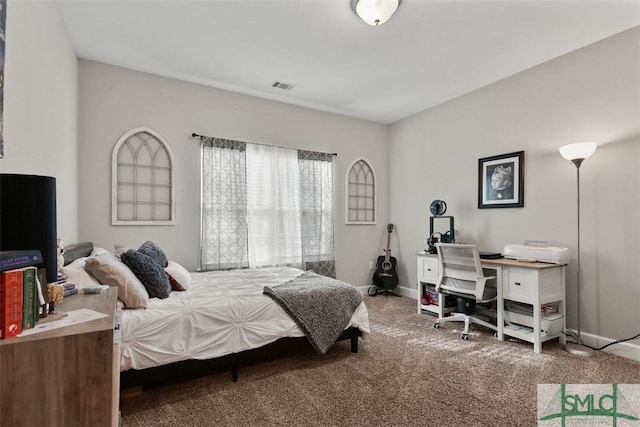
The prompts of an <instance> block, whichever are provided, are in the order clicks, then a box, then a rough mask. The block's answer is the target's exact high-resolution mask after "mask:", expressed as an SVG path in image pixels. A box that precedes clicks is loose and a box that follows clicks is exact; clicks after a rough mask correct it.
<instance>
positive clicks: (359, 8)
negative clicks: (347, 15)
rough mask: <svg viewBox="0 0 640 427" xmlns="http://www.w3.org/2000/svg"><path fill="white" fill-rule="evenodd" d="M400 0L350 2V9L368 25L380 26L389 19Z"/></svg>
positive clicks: (356, 0) (354, 0) (353, 0)
mask: <svg viewBox="0 0 640 427" xmlns="http://www.w3.org/2000/svg"><path fill="white" fill-rule="evenodd" d="M401 1H402V0H352V1H351V8H352V9H353V11H354V12H355V13H356V15H358V16H359V17H360V18H362V20H363V21H364V22H366V23H367V24H369V25H374V26H376V25H382V24H384V23H385V22H387V21H388V20H389V18H391V16H392V15H393V14H394V13H395V11H396V10H397V9H398V7H399V6H400V2H401Z"/></svg>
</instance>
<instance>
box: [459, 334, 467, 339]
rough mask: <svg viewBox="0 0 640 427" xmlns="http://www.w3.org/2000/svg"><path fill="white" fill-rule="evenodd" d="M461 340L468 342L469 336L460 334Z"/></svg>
mask: <svg viewBox="0 0 640 427" xmlns="http://www.w3.org/2000/svg"><path fill="white" fill-rule="evenodd" d="M460 338H461V339H463V340H465V341H469V334H462V335H461V336H460Z"/></svg>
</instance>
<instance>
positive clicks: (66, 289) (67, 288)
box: [56, 273, 78, 298]
mask: <svg viewBox="0 0 640 427" xmlns="http://www.w3.org/2000/svg"><path fill="white" fill-rule="evenodd" d="M56 285H58V286H62V290H63V294H62V297H63V298H66V297H70V296H71V295H75V294H77V293H78V289H77V288H76V285H74V284H73V283H69V282H67V276H65V275H64V274H61V273H58V280H56Z"/></svg>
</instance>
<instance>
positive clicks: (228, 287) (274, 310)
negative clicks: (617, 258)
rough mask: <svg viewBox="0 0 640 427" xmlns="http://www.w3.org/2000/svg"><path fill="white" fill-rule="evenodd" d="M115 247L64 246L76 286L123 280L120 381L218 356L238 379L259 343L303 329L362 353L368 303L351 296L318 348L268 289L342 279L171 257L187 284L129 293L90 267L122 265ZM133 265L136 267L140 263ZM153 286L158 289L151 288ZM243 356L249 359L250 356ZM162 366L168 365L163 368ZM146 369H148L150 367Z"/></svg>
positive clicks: (134, 381) (129, 382) (172, 371)
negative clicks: (201, 264)
mask: <svg viewBox="0 0 640 427" xmlns="http://www.w3.org/2000/svg"><path fill="white" fill-rule="evenodd" d="M146 243H148V242H146ZM141 248H142V247H141ZM117 252H118V250H116V251H115V253H114V254H111V253H108V252H107V251H106V250H104V249H100V248H94V247H93V245H92V244H91V243H82V244H76V245H73V246H72V247H70V248H67V250H66V251H65V254H64V256H65V267H64V268H63V269H62V270H61V271H62V272H63V273H64V274H65V275H67V276H68V280H69V281H70V282H75V283H76V285H77V286H78V287H91V286H95V283H94V282H95V281H97V282H99V283H100V284H108V285H111V286H113V285H116V286H119V296H120V295H121V291H122V296H123V298H121V300H119V305H120V307H121V308H122V310H121V311H120V319H119V320H120V334H121V360H120V369H121V378H122V384H123V388H124V387H131V386H135V385H139V384H138V383H140V384H143V383H148V382H149V380H150V379H153V380H154V382H156V381H157V379H158V375H162V376H168V377H171V376H175V375H176V374H177V375H183V374H184V373H185V372H187V371H194V370H195V371H197V370H198V365H199V366H205V367H210V366H214V365H212V363H210V362H212V361H215V362H217V363H216V364H215V366H219V365H227V366H230V367H231V371H232V378H233V380H234V381H236V380H237V378H238V367H239V365H240V362H241V361H242V360H243V356H245V355H248V354H251V353H252V352H255V350H256V349H268V348H271V347H274V348H275V344H276V343H280V342H282V341H286V340H290V339H296V338H300V337H305V336H306V337H307V340H309V341H310V342H311V344H312V345H313V346H314V348H316V350H317V351H318V352H319V353H323V352H324V351H326V350H327V348H328V346H330V345H332V344H333V342H334V341H336V340H342V339H349V340H351V351H352V352H354V353H357V351H358V338H359V337H361V336H362V335H363V334H366V333H368V332H369V330H370V329H369V315H368V311H367V308H366V306H365V304H364V302H362V298H361V297H359V298H360V299H359V302H358V301H355V300H354V301H353V302H352V307H355V309H350V310H349V311H352V312H351V313H350V314H344V313H343V314H342V315H343V316H344V315H346V316H347V317H346V318H345V320H343V322H342V324H340V325H332V326H333V328H334V330H335V328H336V327H339V328H340V329H339V330H338V333H339V336H338V337H335V338H332V341H331V342H326V340H325V342H324V343H323V344H322V345H323V346H322V348H318V347H317V344H316V342H315V341H313V340H312V338H311V336H310V335H309V331H308V330H307V324H306V323H304V319H303V322H302V323H301V320H300V319H296V320H294V319H293V318H292V317H291V313H289V312H288V311H289V307H288V306H286V305H281V304H282V301H280V300H278V299H277V298H276V297H274V296H273V295H268V292H267V291H273V290H277V289H281V290H284V289H285V288H286V287H287V286H289V287H291V286H290V285H297V284H298V282H301V281H305V280H306V281H319V282H322V283H325V284H327V285H328V286H342V282H340V281H336V280H335V279H328V278H324V277H321V276H318V275H315V274H313V273H309V272H304V271H302V270H299V269H295V268H290V267H273V268H261V269H241V270H228V271H210V272H192V273H188V272H186V270H184V269H183V268H182V267H180V266H176V263H175V262H173V261H170V262H169V263H168V266H167V268H166V271H167V273H169V277H170V278H172V279H173V276H176V278H177V279H178V280H177V282H181V284H178V286H179V287H182V286H184V290H182V291H177V290H173V291H171V292H170V293H169V294H168V296H166V297H165V298H157V297H149V298H148V299H147V300H146V301H138V300H135V299H133V300H132V298H131V296H130V295H129V294H130V293H131V288H132V287H133V286H132V285H131V283H128V285H127V286H128V288H127V287H125V288H123V287H122V283H114V281H113V280H112V276H113V274H112V275H111V276H109V275H106V276H105V275H104V274H102V273H101V272H96V270H95V269H90V268H89V265H90V264H95V263H96V260H97V259H108V260H109V262H110V263H111V264H113V266H115V267H116V268H118V269H120V268H122V267H124V263H123V262H120V261H113V259H112V258H117ZM121 264H122V265H121ZM85 267H86V268H85ZM170 267H173V268H170ZM178 267H179V268H178ZM110 268H111V267H110ZM130 270H131V271H130V272H129V273H132V272H133V271H134V270H135V269H133V268H132V269H130ZM129 273H126V274H129ZM327 281H329V282H327ZM130 282H132V281H130ZM349 286H350V285H349ZM293 287H294V288H297V287H296V286H293ZM354 289H355V288H354ZM138 291H139V289H138ZM265 292H267V294H265ZM149 293H150V294H152V293H153V292H152V291H151V290H150V291H149ZM316 297H317V295H316ZM322 298H323V299H325V298H324V296H322ZM122 299H124V300H125V301H126V303H128V306H129V307H130V306H136V305H139V306H140V307H139V308H127V304H125V301H122ZM315 304H316V302H313V303H312V305H309V306H306V307H303V312H304V313H303V315H304V314H305V313H306V312H312V311H319V310H314V308H313V307H315ZM142 306H144V307H142ZM310 307H311V309H309V308H310ZM341 310H342V311H344V309H343V308H341ZM320 311H325V310H324V309H323V310H320ZM294 314H295V313H294ZM325 317H326V316H325ZM325 317H323V318H322V321H325V320H326V319H325ZM330 317H339V316H333V315H332V316H330ZM345 323H346V325H345ZM302 339H303V340H304V339H305V338H302ZM245 359H247V360H249V358H248V357H245ZM197 361H208V363H204V362H202V363H198V362H197ZM161 367H166V369H159V368H161ZM147 373H148V374H149V375H145V374H147Z"/></svg>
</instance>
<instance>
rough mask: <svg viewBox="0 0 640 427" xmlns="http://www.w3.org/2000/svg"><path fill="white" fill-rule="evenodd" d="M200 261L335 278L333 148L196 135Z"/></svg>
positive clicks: (208, 266) (210, 266)
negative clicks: (320, 149)
mask: <svg viewBox="0 0 640 427" xmlns="http://www.w3.org/2000/svg"><path fill="white" fill-rule="evenodd" d="M201 166H202V170H201V173H202V175H201V176H202V223H201V224H202V225H201V241H200V251H201V256H200V268H201V269H202V270H223V269H232V268H247V267H263V266H279V265H289V266H293V267H298V268H302V269H305V270H312V271H315V272H316V273H319V274H323V275H325V276H329V277H335V249H334V238H333V235H334V228H333V225H334V224H333V222H334V221H333V220H334V206H333V203H334V194H333V155H331V154H329V153H318V152H314V151H301V150H290V149H285V148H279V147H273V146H265V145H259V144H251V143H246V142H242V141H233V140H227V139H221V138H212V137H205V138H203V139H202V165H201Z"/></svg>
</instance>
